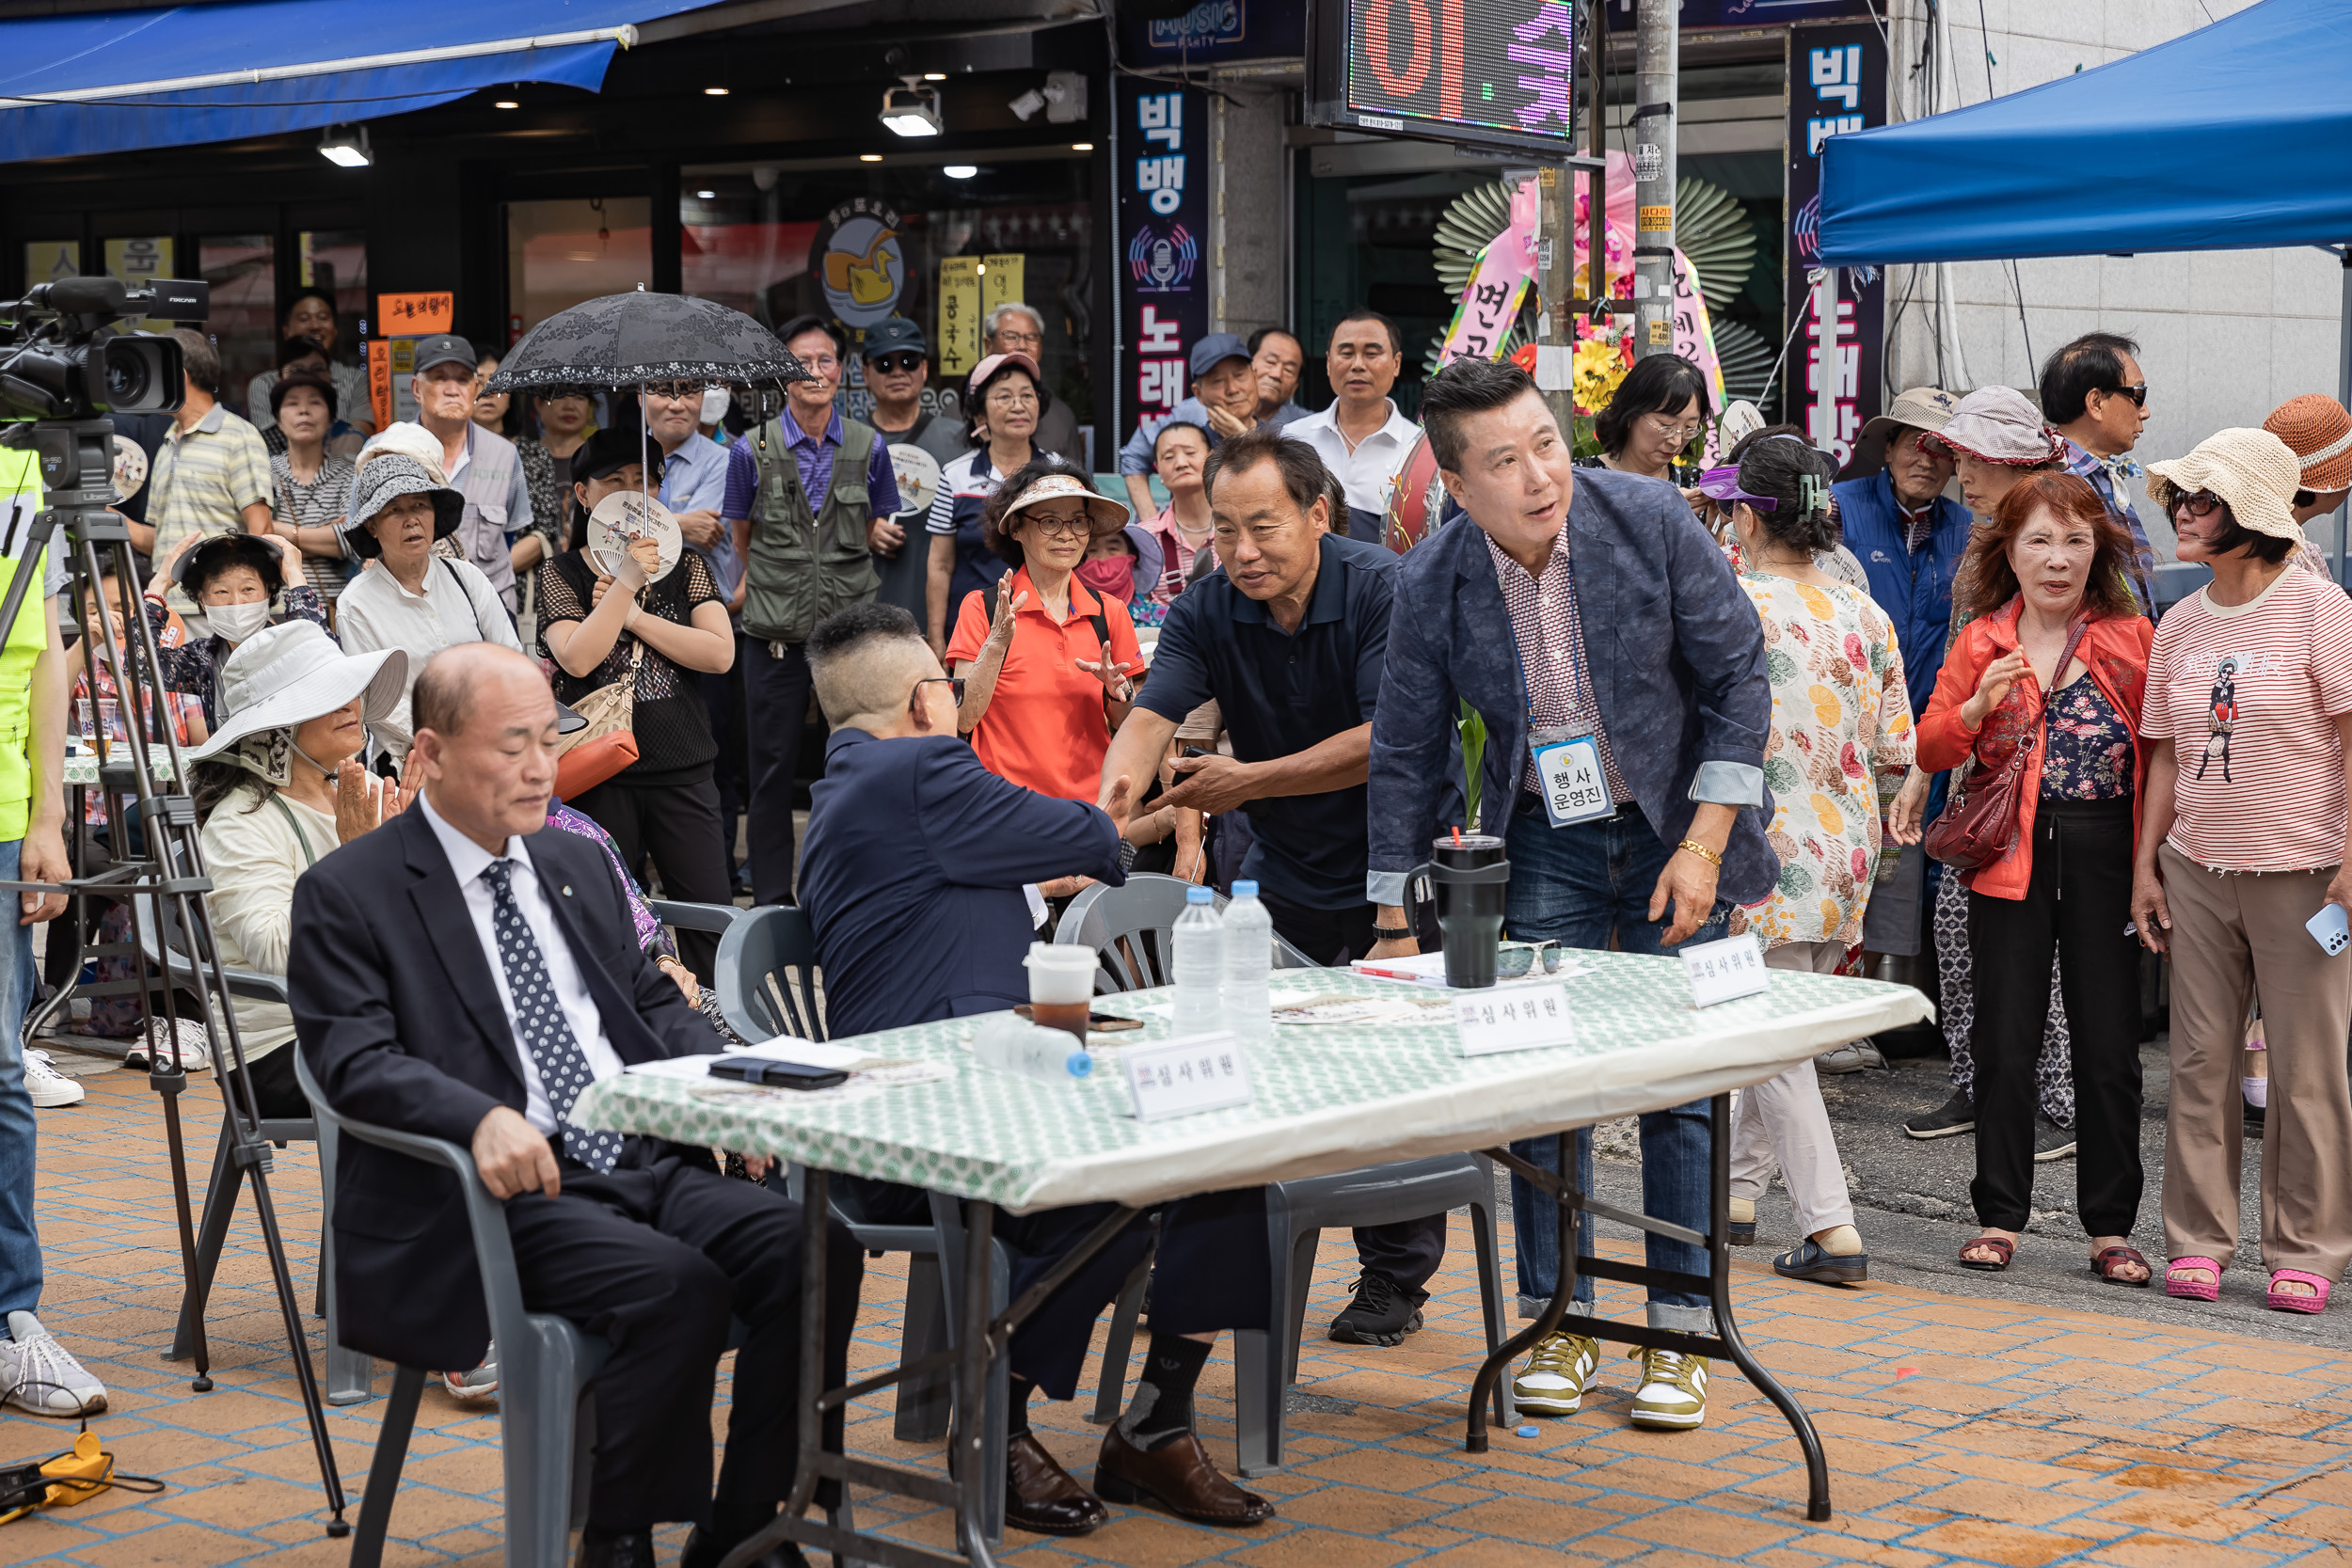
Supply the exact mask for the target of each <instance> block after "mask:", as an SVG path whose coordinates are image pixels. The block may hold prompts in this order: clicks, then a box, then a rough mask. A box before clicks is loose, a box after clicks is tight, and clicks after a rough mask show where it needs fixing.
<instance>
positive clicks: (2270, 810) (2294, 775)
mask: <svg viewBox="0 0 2352 1568" xmlns="http://www.w3.org/2000/svg"><path fill="white" fill-rule="evenodd" d="M2211 593H2212V590H2211V589H2207V590H2206V591H2205V592H2204V593H2201V594H2195V595H2193V596H2191V597H2189V598H2186V599H2184V600H2182V601H2181V602H2180V603H2179V604H2177V605H2174V606H2173V607H2172V608H2171V609H2170V610H2166V611H2165V614H2164V619H2163V621H2162V622H2160V623H2158V625H2157V626H2156V636H2155V641H2154V643H2153V645H2152V646H2151V647H2150V649H2149V651H2148V686H2147V695H2146V697H2145V699H2144V700H2143V702H2142V704H2141V707H2140V733H2141V734H2142V735H2143V736H2146V737H2148V738H2149V739H2151V740H2165V739H2169V740H2170V741H2171V742H2172V755H2173V760H2174V763H2175V765H2176V766H2177V768H2178V769H2179V773H2178V777H2177V779H2176V781H2175V783H2174V784H2173V795H2174V800H2175V805H2174V812H2175V816H2173V819H2172V831H2171V832H2169V834H2168V835H2166V842H2168V843H2169V844H2170V845H2171V846H2172V847H2173V848H2175V849H2177V850H2179V851H2180V852H2181V853H2182V854H2184V855H2186V856H2187V857H2188V858H2189V859H2190V860H2192V861H2195V862H2196V863H2198V864H2200V865H2203V866H2209V867H2211V868H2213V869H2215V870H2219V871H2309V870H2312V869H2314V868H2316V867H2319V866H2328V865H2335V864H2337V863H2340V862H2342V861H2343V859H2344V752H2343V748H2342V746H2341V745H2340V744H2339V742H2338V740H2337V737H2336V726H2335V722H2334V721H2335V719H2336V717H2337V716H2338V715H2341V714H2344V713H2352V600H2347V599H2346V598H2345V597H2344V594H2343V592H2342V591H2341V590H2339V589H2337V588H2336V587H2335V586H2334V585H2333V584H2330V583H2324V582H2322V581H2320V580H2319V579H2318V578H2314V577H2312V576H2311V575H2310V574H2309V573H2307V572H2298V571H2296V570H2294V569H2293V568H2292V567H2290V568H2289V569H2287V570H2286V571H2283V572H2280V574H2279V575H2278V577H2277V578H2273V579H2272V581H2271V584H2270V586H2269V587H2267V588H2265V589H2264V590H2263V591H2262V593H2261V594H2259V595H2257V596H2256V597H2255V598H2254V599H2252V600H2251V601H2249V603H2246V604H2242V605H2233V606H2229V607H2226V608H2224V607H2219V606H2217V605H2215V604H2214V603H2213V602H2212V600H2211V599H2210V598H2209V597H2208V595H2209V594H2211Z"/></svg>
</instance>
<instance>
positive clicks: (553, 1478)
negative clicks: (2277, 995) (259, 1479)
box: [294, 1048, 854, 1568]
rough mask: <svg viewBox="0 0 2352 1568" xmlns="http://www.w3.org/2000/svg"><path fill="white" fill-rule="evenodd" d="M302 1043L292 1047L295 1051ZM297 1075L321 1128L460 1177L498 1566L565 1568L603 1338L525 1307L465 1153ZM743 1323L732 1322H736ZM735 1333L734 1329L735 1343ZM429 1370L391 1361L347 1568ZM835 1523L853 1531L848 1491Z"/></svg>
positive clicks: (588, 1450) (379, 1550)
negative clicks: (490, 1445)
mask: <svg viewBox="0 0 2352 1568" xmlns="http://www.w3.org/2000/svg"><path fill="white" fill-rule="evenodd" d="M297 1049H298V1048H297ZM294 1076H295V1078H296V1080H297V1081H298V1082H299V1083H300V1084H301V1085H302V1092H303V1093H304V1094H306V1095H308V1096H309V1097H310V1107H311V1109H312V1111H313V1112H315V1113H316V1114H317V1117H318V1120H319V1124H320V1126H321V1128H322V1129H327V1128H332V1129H334V1130H335V1131H337V1132H342V1133H344V1134H347V1135H348V1136H351V1137H354V1138H358V1139H359V1140H360V1141H361V1142H363V1143H372V1144H374V1145H377V1146H378V1147H379V1148H389V1149H391V1150H393V1151H394V1152H395V1153H400V1154H405V1155H407V1156H408V1157H409V1158H410V1159H413V1160H421V1161H423V1162H424V1163H426V1164H435V1165H439V1166H441V1167H442V1168H444V1169H446V1170H448V1171H450V1172H451V1173H452V1174H453V1175H454V1176H455V1177H456V1178H457V1180H458V1185H459V1187H460V1188H461V1189H462V1191H463V1192H464V1194H465V1198H466V1219H467V1224H468V1227H469V1229H470V1230H471V1232H472V1240H473V1249H474V1262H475V1265H476V1266H477V1267H479V1268H480V1269H481V1271H482V1291H483V1295H484V1296H485V1298H486V1305H487V1306H488V1307H489V1316H490V1338H491V1339H492V1341H493V1342H494V1343H496V1344H497V1346H498V1363H499V1446H500V1450H501V1453H500V1457H501V1462H502V1471H503V1479H504V1481H505V1489H506V1561H507V1563H508V1564H509V1568H565V1562H566V1560H567V1558H568V1556H569V1554H570V1550H571V1532H572V1531H573V1530H574V1529H576V1528H579V1527H580V1525H582V1524H584V1523H585V1522H586V1521H587V1517H588V1481H589V1475H590V1464H589V1461H590V1458H591V1456H592V1455H593V1454H594V1452H595V1450H596V1389H595V1386H594V1385H595V1382H596V1373H597V1372H598V1371H599V1370H602V1369H603V1366H604V1363H605V1361H606V1359H607V1358H608V1357H609V1356H611V1354H612V1345H611V1343H610V1342H609V1341H607V1340H605V1339H603V1338H599V1337H597V1336H595V1335H588V1334H582V1333H581V1332H580V1329H579V1328H578V1327H577V1326H575V1325H574V1324H573V1323H571V1322H570V1321H569V1320H568V1319H565V1318H560V1317H557V1316H556V1315H555V1314H553V1313H551V1312H531V1311H526V1310H525V1309H524V1307H523V1295H522V1283H521V1280H520V1278H519V1277H518V1276H517V1275H516V1271H515V1249H514V1244H513V1243H511V1242H510V1241H509V1240H508V1239H507V1234H506V1212H505V1210H504V1209H503V1207H501V1204H500V1203H499V1200H498V1199H496V1198H494V1197H492V1196H490V1189H489V1188H488V1187H486V1186H485V1185H484V1184H483V1181H482V1175H481V1173H480V1172H479V1171H478V1170H476V1169H475V1168H474V1163H473V1155H472V1154H471V1153H470V1152H469V1151H468V1150H466V1149H463V1148H458V1147H457V1146H456V1145H455V1144H453V1143H450V1142H447V1141H446V1140H444V1139H440V1138H428V1137H424V1136H422V1135H421V1134H419V1133H415V1132H396V1131H394V1130H393V1129H391V1128H389V1127H377V1126H374V1125H373V1124H372V1123H369V1122H364V1121H359V1120H356V1119H354V1118H353V1117H346V1116H342V1115H341V1114H339V1113H338V1112H337V1111H336V1110H335V1109H334V1107H332V1106H331V1105H329V1104H328V1103H327V1102H326V1096H325V1095H324V1094H322V1093H321V1092H320V1091H319V1085H318V1080H317V1079H316V1078H314V1077H312V1076H311V1074H310V1062H309V1061H308V1060H307V1059H305V1058H304V1057H303V1056H301V1055H300V1054H297V1055H296V1056H295V1057H294ZM737 1326H738V1328H740V1325H737ZM730 1338H731V1341H732V1339H733V1338H739V1336H731V1337H730ZM429 1375H430V1373H429V1372H428V1371H427V1370H426V1369H424V1368H422V1367H399V1368H395V1369H394V1370H393V1372H392V1391H391V1395H390V1397H389V1399H387V1400H386V1402H385V1405H384V1424H383V1426H382V1428H381V1429H380V1430H379V1431H378V1433H377V1434H376V1439H375V1457H374V1459H373V1462H372V1463H371V1464H370V1465H369V1466H368V1481H367V1489H366V1491H365V1492H364V1493H362V1494H361V1496H360V1498H359V1523H358V1528H357V1529H355V1530H354V1531H353V1532H352V1538H351V1568H379V1565H380V1564H381V1562H382V1560H383V1556H384V1536H385V1531H386V1528H387V1527H388V1526H389V1524H390V1522H391V1514H392V1497H393V1495H394V1494H395V1493H397V1492H398V1491H399V1490H400V1472H401V1467H402V1465H404V1464H405V1461H406V1459H407V1455H408V1438H409V1434H410V1433H411V1432H413V1431H414V1429H415V1427H416V1420H417V1405H418V1402H419V1401H420V1400H421V1398H422V1396H423V1393H424V1380H425V1378H426V1377H427V1376H429ZM830 1517H831V1519H832V1522H833V1524H834V1526H835V1527H836V1528H841V1529H850V1528H854V1527H853V1525H852V1523H851V1519H850V1497H849V1488H848V1487H846V1486H845V1487H843V1488H842V1497H841V1506H840V1507H839V1508H838V1509H835V1510H832V1511H830Z"/></svg>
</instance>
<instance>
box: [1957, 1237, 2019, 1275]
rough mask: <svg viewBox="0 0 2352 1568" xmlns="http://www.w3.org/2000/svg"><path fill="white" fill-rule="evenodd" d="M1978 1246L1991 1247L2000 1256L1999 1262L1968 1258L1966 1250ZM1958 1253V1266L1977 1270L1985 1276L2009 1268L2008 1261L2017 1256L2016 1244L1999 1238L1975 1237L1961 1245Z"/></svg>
mask: <svg viewBox="0 0 2352 1568" xmlns="http://www.w3.org/2000/svg"><path fill="white" fill-rule="evenodd" d="M1978 1246H1981V1247H1991V1248H1992V1249H1993V1250H1994V1251H1995V1252H1997V1253H1999V1254H2000V1255H2001V1260H2000V1261H1999V1262H1997V1263H1988V1262H1985V1261H1984V1260H1983V1259H1978V1258H1971V1257H1969V1256H1968V1249H1969V1248H1970V1247H1978ZM1960 1253H1961V1257H1960V1266H1961V1267H1962V1268H1963V1269H1978V1270H1981V1271H1982V1272H1983V1273H1986V1274H1999V1273H2000V1272H2001V1271H2002V1270H2003V1269H2006V1268H2008V1267H2009V1260H2010V1259H2011V1258H2014V1257H2016V1256H2017V1243H2015V1242H2011V1241H2008V1240H2005V1239H2004V1238H2002V1237H1999V1236H1976V1237H1972V1238H1970V1239H1969V1240H1968V1241H1967V1242H1965V1243H1962V1246H1961V1249H1960Z"/></svg>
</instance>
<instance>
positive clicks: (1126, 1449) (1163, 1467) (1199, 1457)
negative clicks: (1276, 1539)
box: [1094, 1427, 1274, 1525]
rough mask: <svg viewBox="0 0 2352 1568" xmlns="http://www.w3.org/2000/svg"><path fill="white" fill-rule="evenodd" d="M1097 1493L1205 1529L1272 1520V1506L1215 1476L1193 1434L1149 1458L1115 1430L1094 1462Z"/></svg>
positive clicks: (1157, 1451)
mask: <svg viewBox="0 0 2352 1568" xmlns="http://www.w3.org/2000/svg"><path fill="white" fill-rule="evenodd" d="M1094 1490H1095V1492H1096V1493H1097V1494H1098V1495H1099V1496H1102V1497H1107V1498H1109V1499H1110V1500H1111V1501H1112V1502H1115V1503H1126V1504H1129V1505H1131V1506H1140V1505H1142V1504H1144V1503H1146V1502H1156V1503H1158V1504H1159V1505H1160V1506H1161V1507H1162V1508H1165V1509H1167V1510H1168V1512H1169V1513H1173V1514H1175V1515H1177V1516H1178V1517H1179V1518H1184V1519H1191V1520H1195V1521H1197V1522H1198V1523H1200V1524H1203V1525H1257V1524H1263V1523H1264V1522H1265V1521H1266V1520H1268V1519H1271V1518H1273V1517H1274V1505H1273V1504H1272V1503H1270V1502H1268V1501H1266V1500H1265V1499H1264V1498H1263V1497H1259V1496H1258V1495H1257V1494H1256V1493H1254V1492H1245V1491H1243V1490H1242V1489H1241V1488H1240V1487H1238V1486H1235V1485H1234V1484H1233V1483H1232V1481H1227V1480H1226V1479H1225V1478H1224V1477H1223V1476H1221V1475H1218V1474H1217V1473H1216V1465H1212V1464H1210V1463H1209V1456H1208V1454H1207V1453H1206V1452H1204V1451H1203V1450H1202V1449H1201V1447H1200V1438H1198V1437H1195V1436H1194V1435H1193V1434H1192V1433H1189V1432H1187V1433H1184V1435H1183V1436H1182V1437H1179V1438H1177V1439H1176V1440H1175V1441H1173V1442H1170V1443H1163V1444H1161V1445H1160V1446H1159V1447H1158V1448H1156V1449H1152V1450H1151V1451H1150V1452H1149V1453H1146V1452H1144V1451H1143V1450H1142V1449H1138V1448H1136V1446H1135V1445H1134V1444H1132V1443H1130V1442H1128V1441H1127V1439H1126V1438H1125V1437H1124V1436H1123V1435H1121V1434H1120V1430H1119V1429H1118V1428H1117V1427H1113V1428H1111V1429H1110V1431H1109V1432H1107V1433H1104V1436H1103V1451H1102V1453H1101V1455H1100V1456H1099V1457H1098V1458H1097V1459H1096V1461H1095V1465H1094Z"/></svg>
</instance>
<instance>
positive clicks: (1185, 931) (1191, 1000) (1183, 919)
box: [1168, 887, 1225, 1038]
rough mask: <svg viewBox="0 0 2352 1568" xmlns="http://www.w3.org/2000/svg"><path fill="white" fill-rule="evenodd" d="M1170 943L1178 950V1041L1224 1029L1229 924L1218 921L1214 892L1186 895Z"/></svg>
mask: <svg viewBox="0 0 2352 1568" xmlns="http://www.w3.org/2000/svg"><path fill="white" fill-rule="evenodd" d="M1168 942H1169V945H1170V946H1171V947H1172V948H1173V949H1174V951H1173V952H1172V953H1171V954H1170V958H1171V960H1172V963H1171V967H1173V968H1174V969H1175V971H1176V1018H1175V1033H1176V1035H1177V1037H1179V1038H1181V1037H1184V1036H1185V1035H1207V1034H1214V1033H1215V1032H1216V1031H1217V1030H1219V1029H1222V1028H1224V1027H1225V1002H1224V992H1223V985H1222V981H1223V978H1224V971H1225V923H1224V922H1223V921H1222V920H1220V919H1218V918H1217V913H1216V891H1215V890H1214V889H1211V888H1205V887H1196V888H1192V889H1189V890H1187V891H1186V892H1185V894H1184V913H1182V914H1180V915H1178V916H1177V917H1176V925H1175V927H1174V928H1173V929H1171V930H1170V931H1169V932H1168Z"/></svg>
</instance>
